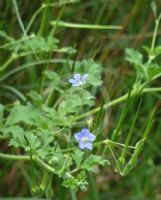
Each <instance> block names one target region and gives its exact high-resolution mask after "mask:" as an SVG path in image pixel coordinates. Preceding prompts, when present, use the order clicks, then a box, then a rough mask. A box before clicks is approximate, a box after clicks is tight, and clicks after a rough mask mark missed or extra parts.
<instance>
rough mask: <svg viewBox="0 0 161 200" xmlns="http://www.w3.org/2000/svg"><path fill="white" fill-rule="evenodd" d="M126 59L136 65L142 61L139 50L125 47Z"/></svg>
mask: <svg viewBox="0 0 161 200" xmlns="http://www.w3.org/2000/svg"><path fill="white" fill-rule="evenodd" d="M125 54H126V57H125V58H126V60H127V61H129V62H130V63H131V64H134V65H136V66H138V65H142V62H143V56H142V54H141V53H140V52H139V51H135V50H134V49H126V50H125Z"/></svg>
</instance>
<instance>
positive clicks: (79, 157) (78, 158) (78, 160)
mask: <svg viewBox="0 0 161 200" xmlns="http://www.w3.org/2000/svg"><path fill="white" fill-rule="evenodd" d="M83 155H84V152H83V151H81V150H79V149H77V150H76V151H75V152H74V153H73V155H72V157H73V159H74V162H75V164H76V166H77V168H79V167H80V164H81V162H82V160H83Z"/></svg>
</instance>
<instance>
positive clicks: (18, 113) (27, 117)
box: [5, 105, 41, 126]
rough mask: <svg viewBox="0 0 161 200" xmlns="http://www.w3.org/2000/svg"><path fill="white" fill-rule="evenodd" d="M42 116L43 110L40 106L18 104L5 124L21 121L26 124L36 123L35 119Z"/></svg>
mask: <svg viewBox="0 0 161 200" xmlns="http://www.w3.org/2000/svg"><path fill="white" fill-rule="evenodd" d="M39 116H41V112H40V110H39V109H38V108H35V107H34V106H32V105H27V106H23V105H16V106H15V107H14V108H13V109H12V110H11V112H10V115H9V116H8V118H7V120H6V123H5V125H7V126H10V125H14V124H17V123H19V122H24V123H26V124H34V119H36V118H37V117H39Z"/></svg>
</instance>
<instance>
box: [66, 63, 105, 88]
mask: <svg viewBox="0 0 161 200" xmlns="http://www.w3.org/2000/svg"><path fill="white" fill-rule="evenodd" d="M69 65H70V67H71V68H72V67H73V62H69ZM74 73H80V74H88V78H87V84H90V85H92V86H94V87H97V86H100V85H101V84H102V80H101V73H102V66H101V65H100V64H98V63H96V62H94V61H93V60H92V59H89V60H82V61H76V62H75V64H74Z"/></svg>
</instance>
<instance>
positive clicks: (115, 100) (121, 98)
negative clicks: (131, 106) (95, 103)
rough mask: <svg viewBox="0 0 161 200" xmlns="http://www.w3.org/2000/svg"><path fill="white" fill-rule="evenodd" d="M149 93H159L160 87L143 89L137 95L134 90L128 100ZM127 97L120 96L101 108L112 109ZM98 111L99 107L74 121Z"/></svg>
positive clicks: (126, 95)
mask: <svg viewBox="0 0 161 200" xmlns="http://www.w3.org/2000/svg"><path fill="white" fill-rule="evenodd" d="M150 92H152V93H153V92H161V87H157V88H144V89H143V90H141V91H140V92H139V93H136V92H135V90H133V91H132V92H131V94H130V96H129V98H131V97H134V96H137V95H141V94H143V93H150ZM128 95H129V94H128V93H126V94H125V95H123V96H121V97H119V98H117V99H114V100H113V101H110V102H109V103H106V104H104V106H103V108H104V109H107V108H109V107H112V106H114V105H117V104H119V103H121V102H124V101H125V100H126V99H127V98H128ZM100 109H101V107H100V106H99V107H97V108H95V109H93V110H91V111H89V112H86V113H84V114H82V115H79V116H78V117H76V120H80V119H82V118H84V117H86V116H89V115H92V114H95V113H97V112H99V110H100Z"/></svg>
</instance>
